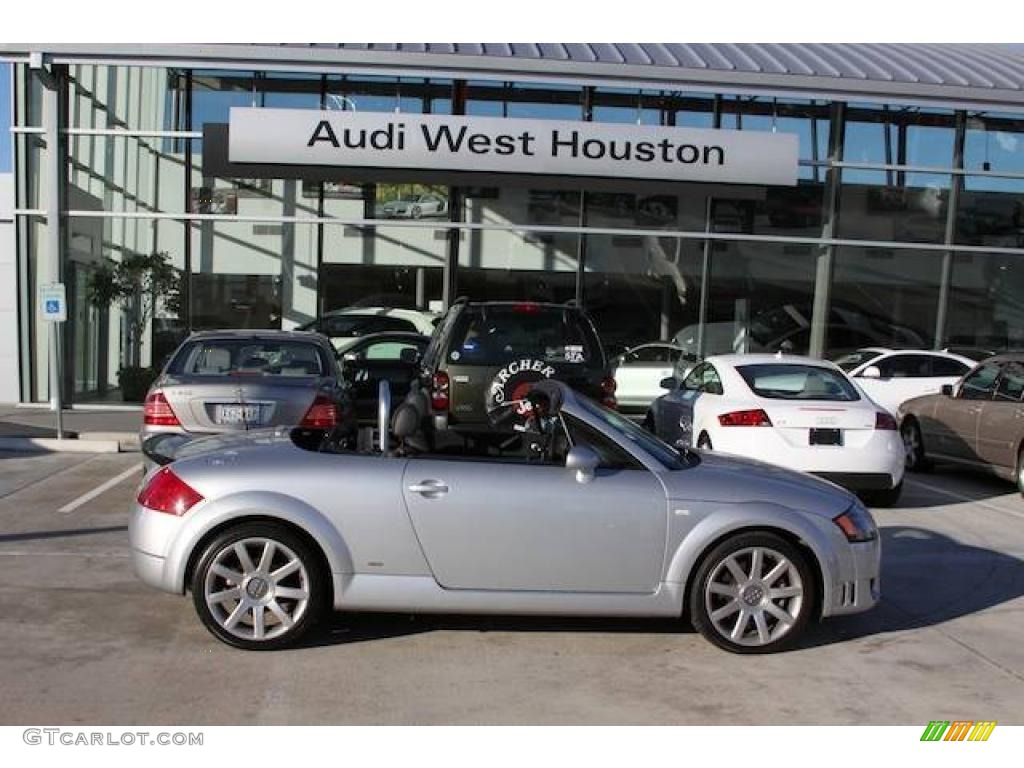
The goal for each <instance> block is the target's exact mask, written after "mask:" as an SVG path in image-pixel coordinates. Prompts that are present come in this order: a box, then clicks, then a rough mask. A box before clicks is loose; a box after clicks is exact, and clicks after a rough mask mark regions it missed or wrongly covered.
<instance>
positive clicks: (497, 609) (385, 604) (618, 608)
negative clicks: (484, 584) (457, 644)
mask: <svg viewBox="0 0 1024 768" xmlns="http://www.w3.org/2000/svg"><path fill="white" fill-rule="evenodd" d="M683 589H684V585H682V584H677V583H669V582H662V583H661V584H659V585H658V588H657V589H656V590H655V591H654V592H652V593H649V594H609V593H600V592H593V593H591V592H511V591H499V590H472V589H445V588H444V587H442V586H440V585H439V584H438V583H437V582H436V581H435V580H434V578H433V577H431V576H388V575H384V574H365V573H357V574H340V573H336V574H334V607H335V609H337V610H349V611H382V612H391V611H399V612H405V611H410V612H414V613H490V614H511V615H515V614H521V615H538V616H541V615H559V616H679V615H681V613H682V607H683Z"/></svg>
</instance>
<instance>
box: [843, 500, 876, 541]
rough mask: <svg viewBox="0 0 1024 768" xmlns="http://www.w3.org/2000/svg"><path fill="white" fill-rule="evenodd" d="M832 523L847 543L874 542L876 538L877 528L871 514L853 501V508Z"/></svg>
mask: <svg viewBox="0 0 1024 768" xmlns="http://www.w3.org/2000/svg"><path fill="white" fill-rule="evenodd" d="M833 522H834V523H835V524H836V525H838V526H839V528H840V530H841V531H842V532H843V535H844V536H846V540H847V541H851V542H857V541H874V540H875V539H877V538H878V527H877V526H876V525H875V521H874V519H873V518H872V517H871V513H870V512H868V511H867V510H866V509H864V506H863V505H862V504H861V503H860V502H859V501H855V502H854V503H853V506H851V507H850V508H849V509H848V510H846V511H845V512H843V514H841V515H839V517H836V518H834V519H833Z"/></svg>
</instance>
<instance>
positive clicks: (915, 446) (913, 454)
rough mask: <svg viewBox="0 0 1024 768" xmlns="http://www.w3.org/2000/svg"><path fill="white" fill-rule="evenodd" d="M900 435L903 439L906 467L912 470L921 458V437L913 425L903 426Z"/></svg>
mask: <svg viewBox="0 0 1024 768" xmlns="http://www.w3.org/2000/svg"><path fill="white" fill-rule="evenodd" d="M900 434H901V436H902V437H903V455H904V461H905V464H906V467H907V469H914V468H915V467H916V466H917V462H918V458H919V457H920V456H921V435H920V433H918V431H917V427H915V426H914V425H913V424H907V425H905V426H904V427H903V429H902V430H901V432H900Z"/></svg>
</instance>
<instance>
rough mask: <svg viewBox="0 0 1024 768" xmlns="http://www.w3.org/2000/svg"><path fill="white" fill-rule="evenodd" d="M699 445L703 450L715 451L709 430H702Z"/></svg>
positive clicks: (698, 439) (698, 440)
mask: <svg viewBox="0 0 1024 768" xmlns="http://www.w3.org/2000/svg"><path fill="white" fill-rule="evenodd" d="M697 447H698V448H699V449H700V450H702V451H713V450H715V449H714V447H713V446H712V445H711V438H710V437H708V433H707V432H701V433H700V437H698V438H697Z"/></svg>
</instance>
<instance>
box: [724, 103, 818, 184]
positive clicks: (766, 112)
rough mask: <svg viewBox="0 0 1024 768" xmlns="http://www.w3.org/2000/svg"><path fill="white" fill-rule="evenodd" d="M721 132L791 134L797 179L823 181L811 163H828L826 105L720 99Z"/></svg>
mask: <svg viewBox="0 0 1024 768" xmlns="http://www.w3.org/2000/svg"><path fill="white" fill-rule="evenodd" d="M721 109H722V128H730V129H733V130H741V131H764V132H768V133H795V134H796V135H797V137H798V138H799V141H800V148H799V153H798V156H799V158H800V160H802V161H808V162H810V163H811V164H810V165H807V164H805V165H801V166H800V170H799V178H801V179H809V180H814V181H822V180H824V169H823V168H821V167H818V166H815V165H814V163H818V162H822V161H824V160H826V159H828V142H829V126H830V124H831V123H830V116H829V108H828V104H827V103H826V102H822V101H786V102H782V101H779V100H777V99H770V98H766V97H746V96H736V97H732V98H725V99H722V106H721Z"/></svg>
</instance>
